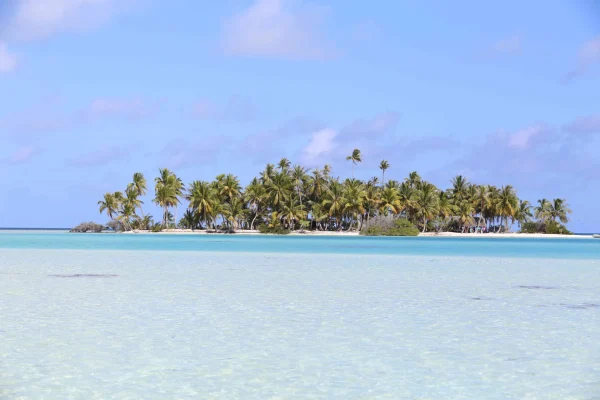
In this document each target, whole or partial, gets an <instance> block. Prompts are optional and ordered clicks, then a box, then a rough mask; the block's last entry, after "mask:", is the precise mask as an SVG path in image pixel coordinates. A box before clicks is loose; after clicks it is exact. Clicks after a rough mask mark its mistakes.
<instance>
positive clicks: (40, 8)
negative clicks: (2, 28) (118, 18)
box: [8, 0, 131, 40]
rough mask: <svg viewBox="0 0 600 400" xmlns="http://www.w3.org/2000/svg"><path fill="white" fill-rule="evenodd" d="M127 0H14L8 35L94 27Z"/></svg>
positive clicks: (20, 36)
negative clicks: (13, 10)
mask: <svg viewBox="0 0 600 400" xmlns="http://www.w3.org/2000/svg"><path fill="white" fill-rule="evenodd" d="M129 3H131V0H123V1H117V0H17V1H16V6H15V13H14V15H13V17H12V18H11V19H10V21H9V23H8V34H9V36H11V37H15V38H18V39H26V40H32V39H41V38H45V37H47V36H50V35H52V34H54V33H57V32H61V31H68V30H74V29H75V30H79V29H87V28H89V27H94V26H96V25H97V24H99V23H102V22H104V21H106V20H107V19H108V18H110V17H111V16H112V15H113V14H114V13H115V12H117V11H118V10H122V9H123V8H124V6H126V5H128V4H129Z"/></svg>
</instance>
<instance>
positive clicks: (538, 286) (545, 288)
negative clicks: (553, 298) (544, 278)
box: [517, 285, 558, 290]
mask: <svg viewBox="0 0 600 400" xmlns="http://www.w3.org/2000/svg"><path fill="white" fill-rule="evenodd" d="M517 287H518V288H519V289H532V290H552V289H558V287H556V286H541V285H519V286H517Z"/></svg>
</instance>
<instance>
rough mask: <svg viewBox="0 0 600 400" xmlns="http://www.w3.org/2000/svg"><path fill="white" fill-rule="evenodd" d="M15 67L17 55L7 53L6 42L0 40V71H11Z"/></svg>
mask: <svg viewBox="0 0 600 400" xmlns="http://www.w3.org/2000/svg"><path fill="white" fill-rule="evenodd" d="M15 68H17V57H16V56H15V55H13V54H11V53H9V51H8V48H7V47H6V44H5V43H3V42H1V41H0V73H2V72H11V71H14V70H15Z"/></svg>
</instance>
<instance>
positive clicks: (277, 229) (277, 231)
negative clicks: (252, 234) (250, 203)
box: [258, 224, 290, 235]
mask: <svg viewBox="0 0 600 400" xmlns="http://www.w3.org/2000/svg"><path fill="white" fill-rule="evenodd" d="M258 231H259V232H260V233H264V234H270V235H288V234H289V233H290V230H289V229H285V228H284V227H282V226H269V225H267V224H260V225H258Z"/></svg>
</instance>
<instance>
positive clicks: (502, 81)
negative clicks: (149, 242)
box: [0, 0, 600, 232]
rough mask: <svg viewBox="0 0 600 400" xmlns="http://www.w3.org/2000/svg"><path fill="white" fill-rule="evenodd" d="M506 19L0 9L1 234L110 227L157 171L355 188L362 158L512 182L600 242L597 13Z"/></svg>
mask: <svg viewBox="0 0 600 400" xmlns="http://www.w3.org/2000/svg"><path fill="white" fill-rule="evenodd" d="M483 3H488V4H483ZM496 3H497V4H489V2H480V1H466V0H465V1H461V2H428V1H423V2H408V1H407V2H404V1H392V0H376V1H373V2H348V1H342V0H329V1H319V0H310V1H309V0H222V1H219V2H216V1H214V2H200V1H189V0H170V1H168V2H165V1H158V0H44V1H41V0H0V93H1V94H2V95H1V96H0V171H2V182H3V184H2V186H1V195H0V226H4V227H71V226H73V225H75V224H77V223H80V222H82V221H87V220H93V221H98V222H104V220H105V219H106V217H105V216H101V215H100V214H99V213H98V207H97V202H98V200H100V199H101V197H102V195H103V193H105V192H107V191H116V190H124V188H125V186H126V185H127V183H128V182H130V180H131V177H132V175H133V173H134V172H142V173H144V174H145V176H146V178H147V179H148V181H149V184H150V185H152V182H153V180H154V177H156V176H157V174H158V169H159V168H164V167H166V168H169V169H172V170H173V171H175V173H177V174H178V176H180V177H181V178H182V179H183V180H184V181H185V182H187V183H189V182H191V181H192V180H197V179H200V180H212V179H214V177H215V176H216V175H217V174H219V173H233V174H235V175H237V176H238V177H239V178H240V180H241V182H242V183H243V184H247V183H248V182H249V181H250V179H252V177H254V176H256V175H257V174H258V173H259V172H260V171H261V170H262V169H263V168H264V165H265V164H266V163H268V162H272V163H275V162H277V161H278V160H279V159H280V158H282V157H287V158H289V159H290V160H291V161H292V162H293V163H299V164H302V165H304V166H306V167H309V168H315V167H322V166H323V165H324V164H325V163H327V164H331V165H332V166H333V174H334V175H335V176H341V177H346V176H349V175H350V173H351V172H350V164H349V163H348V162H347V161H345V157H346V156H347V155H348V154H350V152H351V151H352V149H354V148H359V149H360V150H361V151H362V154H363V160H364V161H363V163H361V164H360V165H359V166H358V167H357V168H356V176H357V177H358V178H363V179H368V178H370V177H372V176H380V170H379V168H378V165H379V162H380V161H381V160H382V159H386V160H388V161H389V163H390V164H391V168H390V169H389V170H388V171H387V172H386V179H387V178H391V179H397V180H402V179H403V178H404V177H406V176H407V175H408V173H409V172H411V171H415V170H416V171H418V172H419V174H420V175H421V176H422V177H423V178H424V179H426V180H428V181H430V182H432V183H434V184H436V185H437V186H438V187H440V188H447V187H449V186H450V181H451V179H452V177H453V176H456V175H459V174H461V175H464V176H466V177H467V178H468V179H469V180H470V181H471V182H474V183H478V184H494V185H497V186H501V185H506V184H512V185H513V186H515V188H516V189H517V192H518V195H519V197H521V198H524V199H528V200H530V201H531V202H532V203H535V202H536V201H537V200H538V199H540V198H549V199H551V198H555V197H561V198H566V199H567V200H568V203H569V204H570V206H571V208H572V209H573V214H572V221H571V223H570V224H569V227H571V228H572V230H574V231H576V232H596V231H600V212H598V210H599V207H600V203H599V199H600V185H599V183H600V4H599V3H597V2H594V1H593V0H574V1H568V2H567V1H562V0H561V1H558V0H547V1H541V0H535V1H529V2H522V1H515V0H507V1H503V2H496ZM144 201H145V211H148V210H150V211H153V212H154V214H155V215H158V214H159V212H158V210H157V209H156V208H155V206H153V205H152V196H150V195H148V196H146V197H145V199H144Z"/></svg>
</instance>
